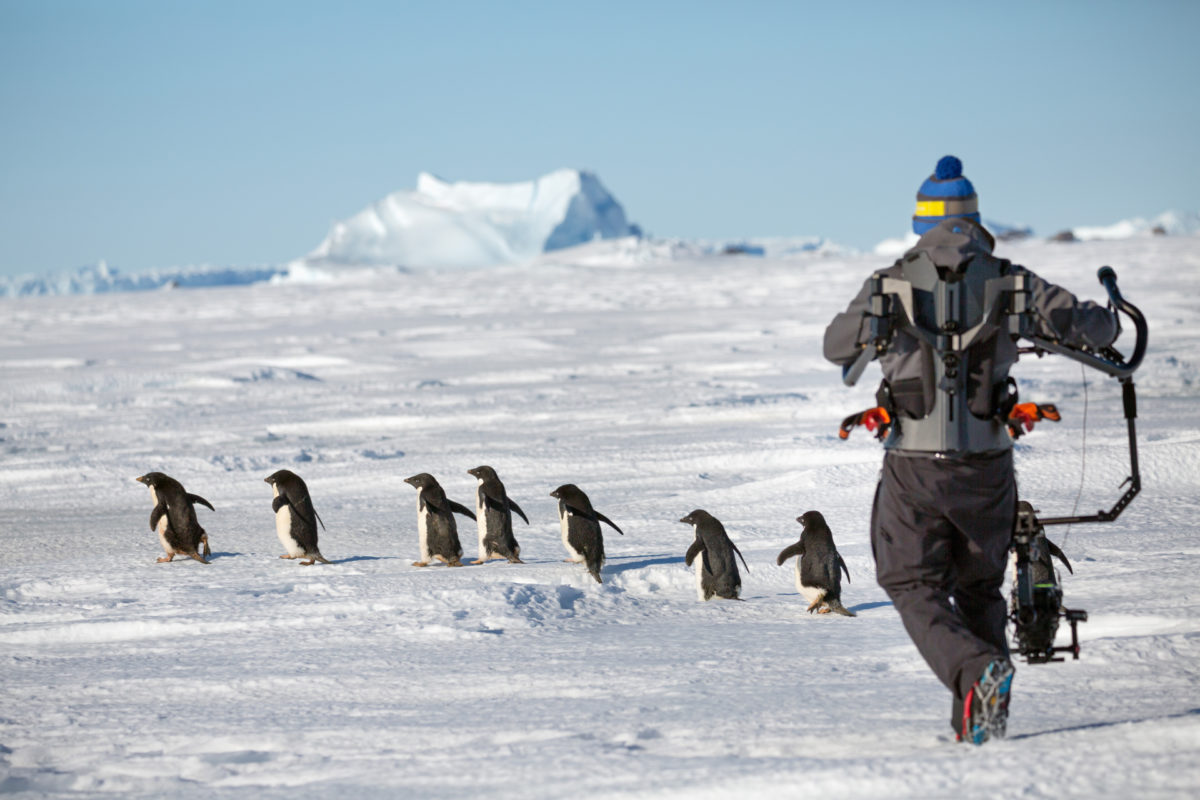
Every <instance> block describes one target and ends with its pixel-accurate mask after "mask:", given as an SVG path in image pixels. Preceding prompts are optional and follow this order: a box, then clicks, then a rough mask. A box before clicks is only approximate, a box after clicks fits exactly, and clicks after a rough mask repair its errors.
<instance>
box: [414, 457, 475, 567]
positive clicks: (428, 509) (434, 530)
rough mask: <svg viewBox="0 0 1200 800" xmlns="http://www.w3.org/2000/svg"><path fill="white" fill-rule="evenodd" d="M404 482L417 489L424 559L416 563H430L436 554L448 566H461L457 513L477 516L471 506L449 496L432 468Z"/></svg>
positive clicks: (418, 533)
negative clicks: (460, 503) (461, 503)
mask: <svg viewBox="0 0 1200 800" xmlns="http://www.w3.org/2000/svg"><path fill="white" fill-rule="evenodd" d="M404 482H405V483H407V484H411V485H412V486H413V487H414V488H415V489H416V490H417V537H418V542H419V547H420V550H421V560H420V561H414V562H413V566H414V567H428V566H429V562H430V561H431V560H432V559H435V558H436V559H437V560H438V561H441V562H443V563H445V564H446V565H447V566H451V567H461V566H462V565H463V563H462V554H463V550H462V545H461V544H459V542H458V526H457V525H456V524H455V522H454V515H455V514H462V515H463V516H466V517H470V518H471V519H475V515H474V514H473V513H472V512H471V509H469V508H467V507H465V506H462V505H459V504H458V503H456V502H454V501H453V500H450V499H449V498H447V497H446V492H445V491H444V490H443V489H442V487H441V484H439V483H438V482H437V478H435V477H433V476H432V475H430V474H429V473H428V472H421V473H419V474H417V475H413V476H412V477H411V478H405V479H404Z"/></svg>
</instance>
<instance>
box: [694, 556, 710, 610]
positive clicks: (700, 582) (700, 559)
mask: <svg viewBox="0 0 1200 800" xmlns="http://www.w3.org/2000/svg"><path fill="white" fill-rule="evenodd" d="M704 562H705V553H704V551H703V550H701V551H700V554H699V555H698V556H696V560H695V561H693V562H692V563H693V564H695V565H696V597H698V598H700V599H701V600H707V599H708V598H706V597H705V596H704Z"/></svg>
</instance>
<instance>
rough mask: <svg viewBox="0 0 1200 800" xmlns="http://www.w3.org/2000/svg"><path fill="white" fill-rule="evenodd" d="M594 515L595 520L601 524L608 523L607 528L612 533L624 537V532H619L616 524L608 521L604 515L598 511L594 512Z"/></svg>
mask: <svg viewBox="0 0 1200 800" xmlns="http://www.w3.org/2000/svg"><path fill="white" fill-rule="evenodd" d="M594 513H595V514H596V519H598V520H600V521H601V522H606V523H608V527H610V528H612V529H613V530H614V531H616V532H617V533H619V534H621V535H622V536H624V535H625V531H623V530H621V529H620V528H618V527H617V523H615V522H613V521H612V520H611V519H609V518H608V517H606V516H604V515H603V514H601V513H600V512H599V511H596V512H594Z"/></svg>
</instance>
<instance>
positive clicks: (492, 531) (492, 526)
mask: <svg viewBox="0 0 1200 800" xmlns="http://www.w3.org/2000/svg"><path fill="white" fill-rule="evenodd" d="M467 473H468V474H470V475H474V476H475V477H476V478H478V479H479V487H478V488H477V489H476V490H475V521H476V523H477V524H478V527H479V558H478V559H477V560H475V561H472V562H471V563H472V564H482V563H484V562H485V561H487V560H489V559H492V558H507V559H508V563H510V564H523V563H525V562H523V561H521V545H519V544H517V537H516V536H514V535H513V526H512V515H513V512H514V511H515V512H517V513H518V514H520V515H521V519H523V520H525V524H526V525H528V524H529V517H527V516H525V512H524V511H522V510H521V507H520V506H518V505H517V504H516V503H515V502H513V500H512V498H511V497H509V496H508V492H506V491H505V490H504V484H503V483H502V482H501V481H500V476H498V475H497V474H496V470H494V469H492V468H491V467H489V466H487V465H486V464H484V465H483V466H479V467H475V469H469V470H467Z"/></svg>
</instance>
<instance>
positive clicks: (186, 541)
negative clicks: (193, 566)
mask: <svg viewBox="0 0 1200 800" xmlns="http://www.w3.org/2000/svg"><path fill="white" fill-rule="evenodd" d="M134 480H136V481H137V482H139V483H144V484H145V485H146V486H147V487H149V489H150V502H151V503H153V504H154V510H153V511H151V512H150V530H152V531H154V532H155V533H157V534H158V540H159V542H161V543H162V548H163V550H164V551H165V552H166V554H167V555H166V556H165V557H163V558H160V559H158V563H160V564H162V563H165V562H167V561H170V560H171V559H173V558H175V556H176V555H177V554H178V555H183V556H188V557H189V558H194V559H196V560H197V561H199V562H200V563H201V564H207V563H208V561H207V560H206V559H207V557H208V556H210V555H212V551H211V550H209V547H208V534H207V533H205V532H204V528H201V527H200V521H199V520H197V519H196V509H195V507H194V506H195V504H196V503H199V504H200V505H202V506H208V508H209V509H211V510H213V511H215V510H216V509H214V508H213V507H212V503H210V502H208V501H207V500H205V499H204V498H203V497H201V496H200V495H197V494H188V493H187V492H186V491H185V490H184V488H183V484H181V483H180V482H179V481H177V480H175V479H174V478H172V477H171V476H169V475H164V474H163V473H161V472H147V473H146V474H145V475H142V476H141V477H138V478H134ZM201 545H203V546H204V555H200V553H199V552H197V551H198V550H199V548H200V546H201Z"/></svg>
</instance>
